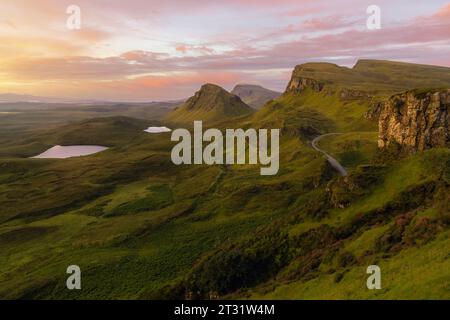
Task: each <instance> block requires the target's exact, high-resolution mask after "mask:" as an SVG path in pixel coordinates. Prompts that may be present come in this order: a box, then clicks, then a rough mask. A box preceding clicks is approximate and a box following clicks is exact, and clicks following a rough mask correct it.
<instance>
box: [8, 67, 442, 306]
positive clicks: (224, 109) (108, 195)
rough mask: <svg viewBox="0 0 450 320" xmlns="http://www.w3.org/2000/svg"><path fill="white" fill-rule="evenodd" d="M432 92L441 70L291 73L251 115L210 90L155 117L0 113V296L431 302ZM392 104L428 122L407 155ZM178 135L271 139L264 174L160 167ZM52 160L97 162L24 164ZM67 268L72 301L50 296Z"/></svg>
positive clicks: (131, 111)
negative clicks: (73, 285)
mask: <svg viewBox="0 0 450 320" xmlns="http://www.w3.org/2000/svg"><path fill="white" fill-rule="evenodd" d="M400 74H401V76H400ZM417 74H420V77H418V76H417ZM380 79H382V80H380ZM431 87H433V88H435V89H430V88H431ZM449 87H450V69H449V68H444V67H434V66H429V67H427V66H424V65H413V64H405V63H396V62H390V61H375V60H362V61H360V62H358V63H357V64H356V65H355V67H354V68H344V67H339V66H337V65H334V64H326V63H307V64H303V65H299V66H297V67H295V68H294V71H293V73H292V77H291V80H290V82H289V83H288V84H287V87H286V91H285V92H284V93H283V94H282V95H281V96H277V97H274V98H273V99H272V98H270V100H267V101H266V102H265V104H264V106H262V107H260V108H259V109H255V108H252V107H250V106H248V105H247V104H246V103H245V102H244V101H243V100H242V99H241V98H239V97H238V96H236V95H234V94H233V93H230V92H227V91H226V90H224V89H222V88H220V87H218V86H216V85H212V84H206V85H204V86H202V87H201V88H200V89H199V90H198V91H197V92H196V93H193V96H192V97H191V98H189V99H188V100H187V101H186V102H184V103H182V104H179V103H178V104H176V105H175V104H174V105H172V104H170V105H169V106H167V105H166V104H156V103H155V104H152V105H150V104H138V105H131V106H128V105H125V104H124V105H122V104H120V105H102V106H65V107H61V106H58V107H57V106H55V105H51V106H50V105H46V104H29V103H14V104H0V112H19V114H14V115H13V114H4V115H1V116H0V124H1V125H0V133H1V135H0V297H1V298H4V299H174V298H180V299H218V298H224V299H254V298H263V299H314V298H316V299H392V298H396V299H398V298H403V299H423V298H436V299H448V298H449V292H450V291H449V290H448V289H449V287H448V285H449V283H450V272H449V270H450V258H449V257H450V251H449V250H450V249H449V248H450V246H449V239H450V237H449V236H450V210H449V201H448V200H449V199H448V194H449V186H450V149H449V144H448V143H449V141H448V139H447V140H446V141H444V144H442V143H441V142H442V138H441V137H449V135H448V130H449V129H448V128H449V127H448V117H449V114H450V113H449V111H448V110H449V108H450V102H449V101H448V99H447V98H442V99H440V100H436V98H433V97H435V96H439V97H447V95H446V92H447V90H448V88H449ZM442 88H444V89H442ZM418 89H419V91H411V90H418ZM406 91H407V92H413V93H409V94H405V95H406V96H407V97H410V98H407V99H406V100H407V102H404V103H403V102H401V103H400V102H399V104H398V107H399V108H400V107H402V106H403V107H405V108H410V109H412V108H416V109H417V110H418V111H417V112H418V114H423V118H424V119H427V120H428V119H431V118H432V117H429V114H427V112H426V110H429V109H427V108H425V107H423V106H428V105H429V104H430V103H438V104H439V105H436V104H434V106H436V108H437V109H438V110H442V114H441V116H440V117H439V119H440V120H439V121H436V123H437V124H439V126H436V128H444V129H439V130H436V131H433V130H434V129H433V130H428V128H427V127H426V126H424V128H417V132H420V136H421V137H424V138H423V141H425V142H426V143H425V142H424V143H421V144H420V145H418V146H416V145H412V144H407V143H409V141H411V139H410V138H411V137H412V136H413V133H412V132H411V133H410V135H409V136H408V139H405V140H402V139H400V138H398V136H399V135H398V134H397V131H395V130H388V129H389V128H390V127H389V123H391V122H395V121H397V120H398V123H405V121H409V119H405V120H404V121H403V120H401V119H400V118H399V117H395V118H394V117H391V115H392V114H393V113H392V112H390V110H398V109H395V106H397V105H396V104H395V103H394V102H393V101H401V99H402V98H401V97H403V96H402V94H403V93H404V92H406ZM396 94H400V98H392V99H393V100H392V99H391V97H393V96H395V95H396ZM259 98H260V96H258V99H256V100H259ZM390 99H391V100H390ZM433 99H434V100H433ZM446 99H447V100H446ZM256 100H255V101H256ZM406 100H405V101H406ZM411 101H415V102H411ZM436 101H439V102H436ZM410 102H411V103H410ZM385 103H387V105H385ZM408 103H409V105H408ZM380 105H382V106H383V107H382V108H381V109H380ZM420 108H422V109H420ZM4 110H5V111H4ZM380 110H381V111H380ZM399 113H400V114H402V113H401V112H399ZM380 114H381V115H382V117H380ZM380 119H381V120H380ZM383 119H384V120H383ZM399 119H400V120H399ZM433 119H434V118H433ZM442 119H444V120H442ZM445 119H447V120H445ZM194 120H202V121H203V125H204V129H205V130H206V129H210V128H216V129H219V130H225V129H231V128H234V129H239V128H242V129H245V130H246V129H249V128H254V129H256V130H261V129H280V137H279V142H280V144H279V170H278V172H277V174H276V175H272V176H262V175H260V172H259V169H260V168H259V166H254V165H250V164H248V163H247V164H231V163H228V164H227V163H222V164H216V165H206V164H198V165H175V164H174V163H173V162H172V161H171V151H172V150H173V147H174V146H175V145H176V142H174V141H171V131H169V130H175V129H177V128H185V129H186V130H187V131H188V132H191V133H192V132H193V130H194V127H193V121H194ZM441 120H442V121H441ZM380 121H381V124H380ZM445 121H447V122H445ZM380 125H381V126H384V128H386V130H384V131H382V132H383V133H385V134H384V135H383V138H385V139H386V141H390V142H391V141H394V140H395V139H396V140H395V141H396V142H395V143H394V142H392V144H391V143H390V144H389V147H388V146H387V145H388V144H387V143H386V148H379V147H378V145H379V141H380V137H379V129H378V128H379V126H380ZM150 127H153V128H157V129H152V130H150V131H151V132H157V133H152V134H149V132H145V130H149V129H150ZM161 128H167V129H168V130H166V129H164V130H161ZM169 128H170V129H169ZM396 128H397V127H396ZM433 128H435V127H433ZM442 130H444V131H442ZM445 130H446V131H445ZM442 132H444V133H442ZM337 133H339V134H337ZM438 133H439V134H440V135H438ZM431 136H432V137H439V139H437V138H436V139H431V138H430V139H429V138H428V137H431ZM391 138H392V139H394V140H392V139H391ZM397 138H398V139H397ZM404 141H405V142H404ZM55 145H60V146H76V145H92V146H104V147H105V148H108V149H105V150H104V151H102V152H99V153H95V154H92V155H87V156H84V157H73V158H67V159H60V160H54V159H29V157H32V156H35V155H37V154H40V153H42V152H44V151H45V150H47V149H49V148H51V147H54V146H55ZM324 154H325V156H324ZM327 157H328V161H327ZM330 159H331V160H334V161H336V162H333V161H331V162H332V163H331V164H330V161H329V160H330ZM333 163H334V165H335V166H334V167H335V168H338V171H336V169H335V168H333ZM339 173H340V174H339ZM72 264H76V265H79V266H80V268H81V270H82V275H83V276H82V288H83V289H82V290H74V291H69V290H67V289H66V286H65V283H66V281H65V280H66V276H67V275H66V273H65V270H66V268H67V266H68V265H72ZM371 264H377V265H379V266H380V267H381V270H382V276H383V280H382V283H383V288H382V289H381V290H374V291H372V290H368V289H367V287H366V285H365V281H366V277H367V274H366V273H365V270H366V268H367V266H368V265H371Z"/></svg>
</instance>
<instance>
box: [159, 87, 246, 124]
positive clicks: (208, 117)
mask: <svg viewBox="0 0 450 320" xmlns="http://www.w3.org/2000/svg"><path fill="white" fill-rule="evenodd" d="M252 112H253V109H252V108H250V107H249V106H248V105H246V104H245V103H244V102H243V101H242V100H241V99H240V98H239V97H238V96H236V95H234V94H231V93H229V92H227V91H226V90H225V89H223V88H221V87H219V86H217V85H214V84H210V83H208V84H205V85H203V86H202V87H201V88H200V90H199V91H197V92H196V93H195V95H194V96H192V97H191V98H189V99H188V100H187V101H186V102H185V103H184V104H183V105H181V106H180V107H178V108H177V109H175V110H174V111H172V112H171V113H170V114H169V115H168V116H167V120H168V121H170V122H174V123H190V122H193V121H195V120H202V121H205V122H208V123H214V122H218V121H224V120H229V119H231V118H238V117H242V116H246V115H249V114H251V113H252Z"/></svg>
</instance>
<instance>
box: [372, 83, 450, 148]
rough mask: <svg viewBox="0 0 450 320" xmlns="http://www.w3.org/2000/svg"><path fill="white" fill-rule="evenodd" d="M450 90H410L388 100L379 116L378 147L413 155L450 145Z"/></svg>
mask: <svg viewBox="0 0 450 320" xmlns="http://www.w3.org/2000/svg"><path fill="white" fill-rule="evenodd" d="M449 108H450V89H444V90H428V91H418V90H413V91H407V92H404V93H401V94H397V95H394V96H392V97H391V98H390V99H389V100H388V101H386V102H385V103H384V104H383V106H382V108H381V112H380V117H379V122H378V126H379V140H378V146H379V147H380V148H381V149H386V148H388V147H389V146H390V145H392V144H396V145H398V146H399V147H400V149H401V151H404V152H406V153H408V154H413V153H416V152H418V151H423V150H425V149H428V148H433V147H444V146H449V144H450V132H449V123H450V112H449Z"/></svg>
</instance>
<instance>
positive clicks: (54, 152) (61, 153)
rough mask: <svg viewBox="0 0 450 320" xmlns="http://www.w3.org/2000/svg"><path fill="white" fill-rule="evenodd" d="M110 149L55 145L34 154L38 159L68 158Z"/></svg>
mask: <svg viewBox="0 0 450 320" xmlns="http://www.w3.org/2000/svg"><path fill="white" fill-rule="evenodd" d="M106 149H108V148H107V147H102V146H87V145H86V146H82V145H80V146H59V145H58V146H54V147H51V148H50V149H48V150H47V151H44V152H43V153H41V154H39V155H37V156H34V157H32V158H36V159H66V158H72V157H81V156H88V155H90V154H94V153H98V152H101V151H104V150H106Z"/></svg>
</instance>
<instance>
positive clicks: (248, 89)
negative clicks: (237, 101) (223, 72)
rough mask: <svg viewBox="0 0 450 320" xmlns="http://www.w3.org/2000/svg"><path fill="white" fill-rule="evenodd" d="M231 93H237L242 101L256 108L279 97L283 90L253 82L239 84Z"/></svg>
mask: <svg viewBox="0 0 450 320" xmlns="http://www.w3.org/2000/svg"><path fill="white" fill-rule="evenodd" d="M231 93H232V94H235V95H237V96H238V97H239V98H241V99H242V101H244V102H245V103H246V104H248V105H249V106H250V107H252V108H254V109H259V108H261V107H262V106H264V105H265V104H266V103H267V102H269V101H270V100H273V99H276V98H278V97H279V96H281V94H282V93H281V92H277V91H273V90H269V89H266V88H264V87H261V86H258V85H253V84H238V85H237V86H235V87H234V89H233V90H232V91H231Z"/></svg>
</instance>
